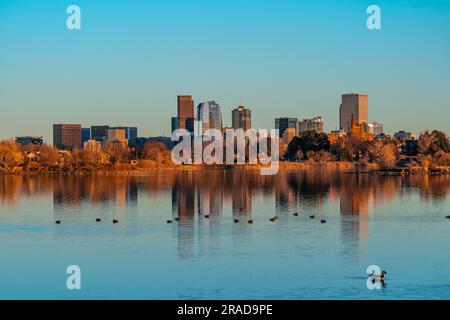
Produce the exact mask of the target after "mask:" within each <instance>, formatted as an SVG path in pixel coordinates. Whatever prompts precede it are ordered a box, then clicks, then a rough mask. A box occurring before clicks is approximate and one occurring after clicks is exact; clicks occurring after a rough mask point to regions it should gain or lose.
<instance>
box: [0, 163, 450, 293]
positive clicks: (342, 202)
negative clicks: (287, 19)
mask: <svg viewBox="0 0 450 320" xmlns="http://www.w3.org/2000/svg"><path fill="white" fill-rule="evenodd" d="M295 212H298V213H299V215H298V216H294V213H295ZM207 215H209V218H206V217H205V216H207ZM274 215H277V216H279V217H280V219H279V220H278V221H276V222H271V221H270V220H269V219H270V218H271V217H273V216H274ZM310 215H315V219H310V217H309V216H310ZM447 215H450V176H434V177H429V176H413V177H374V176H369V175H364V174H360V175H357V174H345V173H337V172H333V171H309V172H306V171H296V172H281V173H279V174H278V175H277V176H269V177H263V176H260V175H259V173H258V172H250V171H240V170H229V171H219V170H217V171H213V170H211V171H203V172H178V173H170V172H166V173H155V174H150V175H147V176H139V177H67V176H36V177H21V176H0V298H1V299H12V298H21V299H22V298H23V299H80V298H81V299H418V298H421V299H449V298H450V250H449V246H450V220H448V219H445V216H447ZM176 217H179V221H174V223H172V224H167V222H166V221H167V220H168V219H173V220H174V219H175V218H176ZM96 218H101V219H102V222H96ZM113 219H118V220H119V223H118V224H113V223H112V221H113ZM234 219H238V220H239V223H234ZM250 219H252V220H253V221H254V223H253V224H248V220H250ZM321 219H326V221H327V222H326V223H325V224H321V223H320V220H321ZM56 220H61V224H60V225H57V224H55V221H56ZM69 265H78V266H80V268H81V286H82V289H81V290H68V289H67V287H66V279H67V277H68V275H67V274H66V268H67V267H68V266H69ZM369 265H379V266H380V267H381V268H382V269H383V270H386V271H387V272H388V275H387V279H386V286H385V287H384V288H382V289H381V290H369V289H368V288H367V284H366V280H367V276H366V269H367V267H368V266H369Z"/></svg>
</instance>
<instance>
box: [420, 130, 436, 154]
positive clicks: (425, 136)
mask: <svg viewBox="0 0 450 320" xmlns="http://www.w3.org/2000/svg"><path fill="white" fill-rule="evenodd" d="M432 143H433V134H432V133H430V132H429V131H428V130H425V131H423V132H422V133H421V134H420V137H419V142H418V149H419V153H420V154H421V155H427V154H429V150H430V146H431V144H432Z"/></svg>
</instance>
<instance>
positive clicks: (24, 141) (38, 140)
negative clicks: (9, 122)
mask: <svg viewBox="0 0 450 320" xmlns="http://www.w3.org/2000/svg"><path fill="white" fill-rule="evenodd" d="M16 143H18V144H20V145H22V146H29V145H42V144H43V143H44V138H43V137H30V136H25V137H16Z"/></svg>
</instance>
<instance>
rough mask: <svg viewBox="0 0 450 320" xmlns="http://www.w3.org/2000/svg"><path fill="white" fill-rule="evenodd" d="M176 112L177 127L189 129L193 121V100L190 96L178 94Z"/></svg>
mask: <svg viewBox="0 0 450 320" xmlns="http://www.w3.org/2000/svg"><path fill="white" fill-rule="evenodd" d="M177 112H178V114H177V116H178V129H187V130H189V129H190V128H189V126H190V124H192V125H193V123H194V100H192V96H178V103H177ZM189 131H190V130H189Z"/></svg>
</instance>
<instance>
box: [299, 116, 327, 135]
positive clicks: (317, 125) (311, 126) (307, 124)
mask: <svg viewBox="0 0 450 320" xmlns="http://www.w3.org/2000/svg"><path fill="white" fill-rule="evenodd" d="M307 131H316V132H318V133H322V132H323V119H322V117H315V118H312V119H303V120H302V121H299V122H298V124H297V134H298V135H300V134H302V133H303V132H307Z"/></svg>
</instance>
